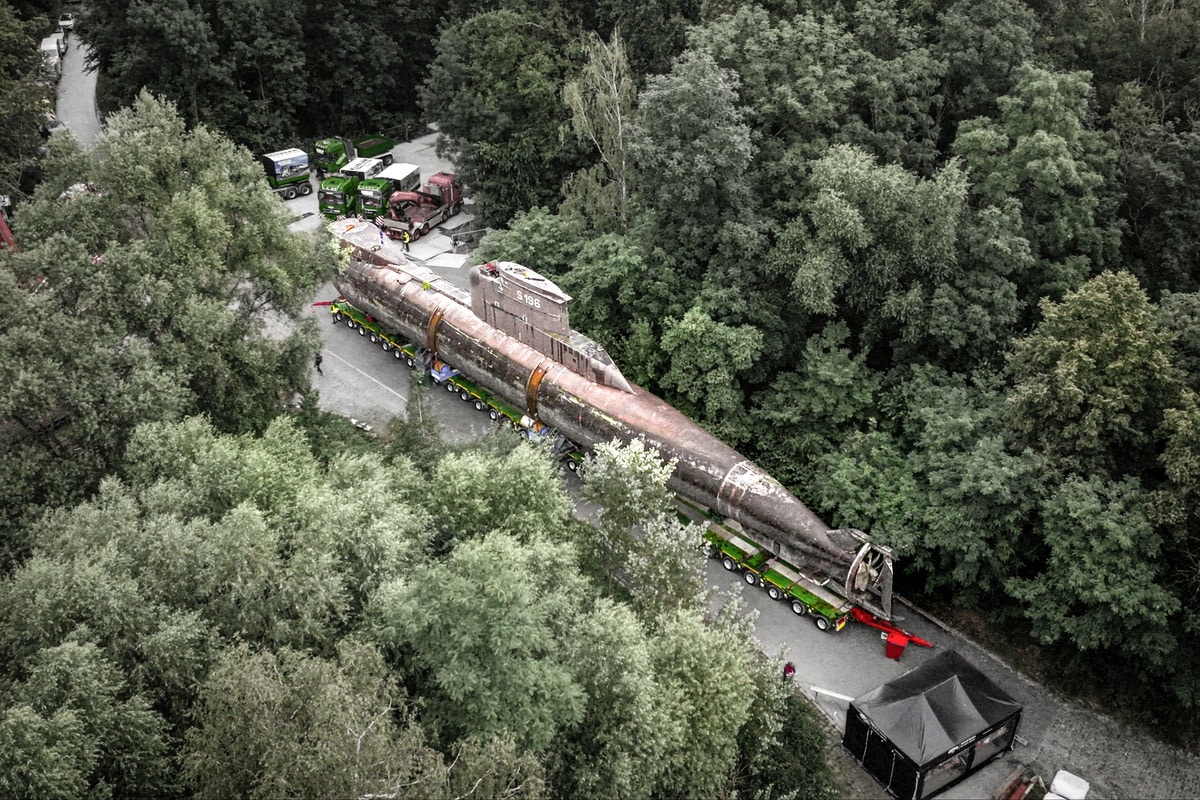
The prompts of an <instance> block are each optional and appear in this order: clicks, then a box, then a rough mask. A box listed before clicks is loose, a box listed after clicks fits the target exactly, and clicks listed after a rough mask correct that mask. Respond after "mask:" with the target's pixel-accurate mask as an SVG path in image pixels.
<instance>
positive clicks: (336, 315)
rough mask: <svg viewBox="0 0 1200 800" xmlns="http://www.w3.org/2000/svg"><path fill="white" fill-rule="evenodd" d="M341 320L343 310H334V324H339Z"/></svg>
mask: <svg viewBox="0 0 1200 800" xmlns="http://www.w3.org/2000/svg"><path fill="white" fill-rule="evenodd" d="M341 321H342V312H340V311H335V312H333V324H334V325H337V324H338V323H339V322H341Z"/></svg>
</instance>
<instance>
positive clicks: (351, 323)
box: [346, 317, 354, 330]
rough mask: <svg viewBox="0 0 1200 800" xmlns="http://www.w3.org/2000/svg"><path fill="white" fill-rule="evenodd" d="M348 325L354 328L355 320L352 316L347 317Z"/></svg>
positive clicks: (351, 328)
mask: <svg viewBox="0 0 1200 800" xmlns="http://www.w3.org/2000/svg"><path fill="white" fill-rule="evenodd" d="M346 327H347V328H349V329H350V330H354V320H352V319H351V318H350V317H346Z"/></svg>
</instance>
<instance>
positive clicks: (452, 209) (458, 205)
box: [450, 200, 462, 217]
mask: <svg viewBox="0 0 1200 800" xmlns="http://www.w3.org/2000/svg"><path fill="white" fill-rule="evenodd" d="M460 211H462V201H461V200H460V201H459V202H457V203H455V204H454V205H452V206H450V216H452V217H457V216H458V212H460Z"/></svg>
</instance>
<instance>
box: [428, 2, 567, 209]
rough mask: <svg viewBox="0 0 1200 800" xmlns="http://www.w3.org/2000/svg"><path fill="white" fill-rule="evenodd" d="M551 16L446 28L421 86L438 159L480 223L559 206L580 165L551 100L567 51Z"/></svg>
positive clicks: (491, 16) (483, 19)
mask: <svg viewBox="0 0 1200 800" xmlns="http://www.w3.org/2000/svg"><path fill="white" fill-rule="evenodd" d="M565 43H566V39H565V38H564V37H563V36H562V35H561V34H560V32H559V31H558V29H557V26H556V25H555V24H554V20H553V19H549V20H547V19H542V18H537V17H535V16H533V15H532V14H531V13H521V12H517V11H512V10H507V9H501V10H497V11H490V12H487V13H481V14H477V15H476V16H473V17H471V18H469V19H465V20H462V21H460V22H457V23H455V24H452V25H448V26H447V27H446V28H445V29H444V30H443V31H442V33H441V35H440V37H439V38H438V42H437V54H436V56H435V57H434V61H433V64H432V66H431V67H430V71H429V78H428V79H427V80H426V81H425V83H423V84H422V85H421V102H422V104H423V106H424V108H425V113H426V114H427V115H428V116H429V117H430V118H431V119H434V120H436V121H437V123H438V130H439V132H440V134H439V137H438V152H439V153H440V154H442V155H444V156H448V157H450V158H451V159H453V160H454V162H455V165H456V167H457V169H458V173H459V175H460V176H461V177H462V179H463V180H464V181H465V182H466V183H467V184H468V185H469V186H470V187H471V190H472V192H473V194H474V196H475V200H476V209H477V211H476V213H477V214H478V216H479V217H480V218H481V220H480V221H481V222H482V223H483V224H486V225H498V224H502V223H504V222H505V221H506V220H508V219H509V218H510V217H512V216H513V215H514V214H515V213H517V212H518V211H523V210H527V209H530V208H533V207H535V206H549V207H553V206H555V205H557V200H558V196H559V190H560V188H561V186H562V181H563V178H564V177H565V176H566V175H567V174H568V173H570V172H573V171H574V170H575V169H576V168H577V166H578V155H577V153H576V151H575V148H573V147H571V146H569V144H568V143H564V142H563V141H562V137H561V128H562V127H563V125H564V124H565V123H566V122H567V117H566V113H565V110H564V109H563V107H562V104H561V103H560V100H559V93H560V87H561V85H562V82H563V78H564V76H565V75H566V74H567V71H568V70H569V69H570V68H571V66H572V65H571V63H570V49H569V48H567V47H565Z"/></svg>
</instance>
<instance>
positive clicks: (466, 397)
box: [458, 389, 471, 403]
mask: <svg viewBox="0 0 1200 800" xmlns="http://www.w3.org/2000/svg"><path fill="white" fill-rule="evenodd" d="M458 399H459V400H462V401H463V402H464V403H469V402H470V401H471V393H470V392H468V391H467V390H466V389H459V390H458Z"/></svg>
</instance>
